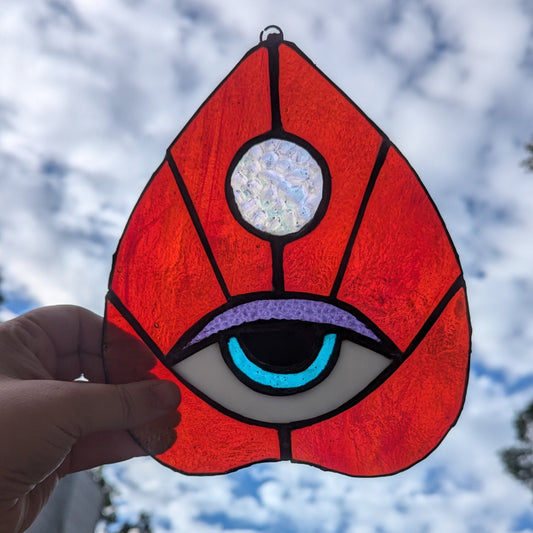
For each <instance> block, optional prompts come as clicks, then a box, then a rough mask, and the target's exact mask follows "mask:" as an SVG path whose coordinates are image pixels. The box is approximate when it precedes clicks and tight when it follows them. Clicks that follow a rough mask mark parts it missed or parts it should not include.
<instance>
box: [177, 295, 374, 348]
mask: <svg viewBox="0 0 533 533" xmlns="http://www.w3.org/2000/svg"><path fill="white" fill-rule="evenodd" d="M256 320H302V321H305V322H315V323H317V324H330V325H332V326H339V327H341V328H345V329H349V330H351V331H355V332H356V333H359V334H361V335H364V336H365V337H369V338H371V339H373V340H375V341H378V342H379V341H380V339H379V338H378V337H376V335H375V334H374V333H373V332H372V331H371V330H370V329H368V327H367V326H365V325H364V324H363V323H362V322H361V321H360V320H358V319H357V318H356V317H355V316H353V315H352V314H351V313H349V312H348V311H344V310H343V309H340V308H339V307H336V306H335V305H332V304H329V303H326V302H320V301H315V300H303V299H299V298H292V299H283V300H254V301H253V302H247V303H244V304H241V305H238V306H236V307H232V308H231V309H228V310H227V311H224V312H223V313H221V314H220V315H218V316H216V317H215V318H213V319H212V320H211V321H210V322H208V323H207V325H206V326H205V327H204V328H203V329H202V330H201V331H200V332H199V333H198V334H197V335H196V336H195V337H194V338H193V339H192V340H191V341H190V342H189V343H188V344H187V346H192V345H193V344H196V343H197V342H200V341H201V340H203V339H206V338H207V337H210V336H211V335H214V334H215V333H218V332H219V331H224V330H226V329H228V328H232V327H235V326H240V325H242V324H245V323H247V322H255V321H256Z"/></svg>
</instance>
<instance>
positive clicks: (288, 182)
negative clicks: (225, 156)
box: [230, 138, 323, 237]
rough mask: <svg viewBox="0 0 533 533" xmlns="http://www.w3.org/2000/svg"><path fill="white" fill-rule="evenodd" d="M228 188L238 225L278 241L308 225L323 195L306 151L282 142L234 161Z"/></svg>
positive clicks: (273, 141)
mask: <svg viewBox="0 0 533 533" xmlns="http://www.w3.org/2000/svg"><path fill="white" fill-rule="evenodd" d="M230 183H231V188H232V191H233V196H234V199H235V203H236V205H237V209H238V210H239V213H240V215H241V216H242V218H243V220H244V221H245V222H246V223H248V224H250V225H251V226H253V227H254V228H255V229H257V230H259V231H261V232H263V233H266V234H268V235H273V236H278V237H281V236H285V235H291V234H293V233H297V232H298V231H300V230H301V229H302V228H303V227H304V226H306V225H307V224H308V223H309V222H311V221H312V220H313V218H314V216H315V214H316V211H317V209H318V206H319V205H320V202H321V200H322V194H323V176H322V170H321V169H320V166H319V164H318V163H317V162H316V160H315V159H314V158H313V156H312V155H311V154H310V153H309V152H308V151H307V150H306V149H305V148H303V147H302V146H300V145H298V144H296V143H294V142H292V141H289V140H286V139H276V138H272V139H266V140H264V141H261V142H258V143H257V144H254V145H253V146H252V147H251V148H249V149H248V150H247V151H246V153H245V154H244V155H243V156H242V158H241V159H240V160H239V161H238V163H237V165H236V167H235V168H234V170H233V173H232V175H231V180H230Z"/></svg>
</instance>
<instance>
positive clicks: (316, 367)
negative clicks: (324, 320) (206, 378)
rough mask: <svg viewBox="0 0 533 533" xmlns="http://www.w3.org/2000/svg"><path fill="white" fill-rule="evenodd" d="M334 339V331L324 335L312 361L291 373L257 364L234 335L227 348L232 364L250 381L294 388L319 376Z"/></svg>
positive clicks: (325, 364)
mask: <svg viewBox="0 0 533 533" xmlns="http://www.w3.org/2000/svg"><path fill="white" fill-rule="evenodd" d="M336 340H337V335H336V334H335V333H330V334H328V335H324V340H323V342H322V346H321V348H320V351H319V352H318V355H317V356H316V358H315V359H314V361H313V362H312V363H311V364H310V365H309V366H308V367H307V368H306V369H305V370H302V371H300V372H295V373H292V374H286V373H277V372H270V371H268V370H265V369H263V368H261V367H260V366H257V365H256V364H255V363H253V362H252V361H250V359H249V358H248V357H247V356H246V354H245V353H244V351H243V349H242V348H241V345H240V343H239V341H238V340H237V338H236V337H230V339H229V340H228V349H229V353H230V355H231V358H232V360H233V364H234V365H235V366H236V367H237V368H238V369H239V370H240V371H241V372H242V373H243V374H244V375H246V376H247V377H248V378H250V379H251V380H252V381H255V382H256V383H259V384H260V385H265V386H267V387H272V388H275V389H295V388H299V387H303V386H305V385H307V384H308V383H310V382H311V381H313V380H315V379H316V378H318V377H319V376H320V374H321V373H322V372H323V371H324V370H325V368H326V366H327V364H328V362H329V360H330V358H331V356H332V354H333V351H334V349H335V343H336Z"/></svg>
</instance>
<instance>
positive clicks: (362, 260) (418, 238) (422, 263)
mask: <svg viewBox="0 0 533 533" xmlns="http://www.w3.org/2000/svg"><path fill="white" fill-rule="evenodd" d="M460 273H461V272H460V268H459V264H458V262H457V258H456V256H455V253H454V250H453V249H452V246H451V244H450V240H449V238H448V235H447V234H446V231H445V229H444V226H443V224H442V221H441V219H440V217H439V215H438V214H437V211H436V210H435V207H434V206H433V204H432V203H431V200H430V199H429V197H428V195H427V193H426V191H425V190H424V188H423V187H422V185H421V184H420V182H419V181H418V179H417V178H416V176H415V174H414V172H413V170H412V169H411V168H410V166H409V165H408V163H407V162H406V161H405V159H404V158H403V157H402V156H401V155H400V154H399V153H398V152H397V151H396V150H395V149H393V148H391V149H390V150H389V153H388V155H387V159H386V160H385V163H384V165H383V168H382V169H381V172H380V174H379V176H378V179H377V181H376V184H375V187H374V190H373V192H372V196H371V197H370V200H369V202H368V206H367V208H366V211H365V214H364V218H363V221H362V223H361V227H360V229H359V232H358V234H357V238H356V240H355V244H354V247H353V249H352V253H351V257H350V261H349V263H348V267H347V269H346V273H345V275H344V278H343V281H342V284H341V287H340V290H339V293H338V298H339V299H340V300H343V301H345V302H347V303H349V304H351V305H353V306H355V307H356V308H357V309H359V310H360V311H362V312H363V313H364V314H365V315H366V316H367V317H369V318H370V319H371V320H373V321H374V322H375V323H376V324H377V325H378V326H379V327H380V328H381V329H382V330H383V331H384V332H385V333H386V334H387V335H389V337H390V338H391V339H392V340H393V341H394V342H395V343H396V344H397V345H398V346H399V347H400V349H402V350H404V349H405V348H406V347H407V346H408V345H409V343H410V342H411V340H412V339H413V337H414V336H415V335H416V334H417V333H418V331H419V330H420V328H421V327H422V325H423V324H424V322H425V321H426V319H427V318H428V316H429V315H430V313H431V312H432V311H433V309H434V308H435V306H436V305H437V304H438V302H439V301H440V300H441V299H442V297H443V296H444V295H445V293H446V291H447V290H448V289H449V287H450V286H451V284H452V283H453V282H454V281H455V280H456V279H457V277H458V276H459V275H460Z"/></svg>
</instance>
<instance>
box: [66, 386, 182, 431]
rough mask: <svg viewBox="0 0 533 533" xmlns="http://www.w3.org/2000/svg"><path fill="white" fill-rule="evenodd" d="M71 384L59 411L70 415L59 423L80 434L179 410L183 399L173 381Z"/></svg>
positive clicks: (122, 426) (127, 425)
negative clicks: (123, 383)
mask: <svg viewBox="0 0 533 533" xmlns="http://www.w3.org/2000/svg"><path fill="white" fill-rule="evenodd" d="M69 385H70V386H69V387H68V392H67V394H65V395H64V396H63V398H62V400H61V402H62V404H63V405H62V408H61V407H60V408H59V409H58V411H56V412H57V413H58V414H59V413H61V412H63V414H64V415H66V416H62V418H63V420H57V423H58V425H60V426H62V427H63V429H65V430H67V431H68V432H69V433H71V434H73V435H74V436H76V437H78V438H79V437H82V436H84V435H88V434H91V433H96V432H99V431H114V430H122V429H131V428H134V427H137V426H140V425H142V424H145V423H147V422H150V421H152V420H155V419H157V418H160V417H162V416H163V415H165V414H168V413H169V412H170V411H173V410H176V408H177V407H178V405H179V403H180V391H179V388H178V387H177V386H176V385H175V384H174V383H172V382H170V381H160V380H147V381H139V382H137V383H128V384H125V385H106V384H99V383H71V384H69ZM65 392H66V391H65Z"/></svg>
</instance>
